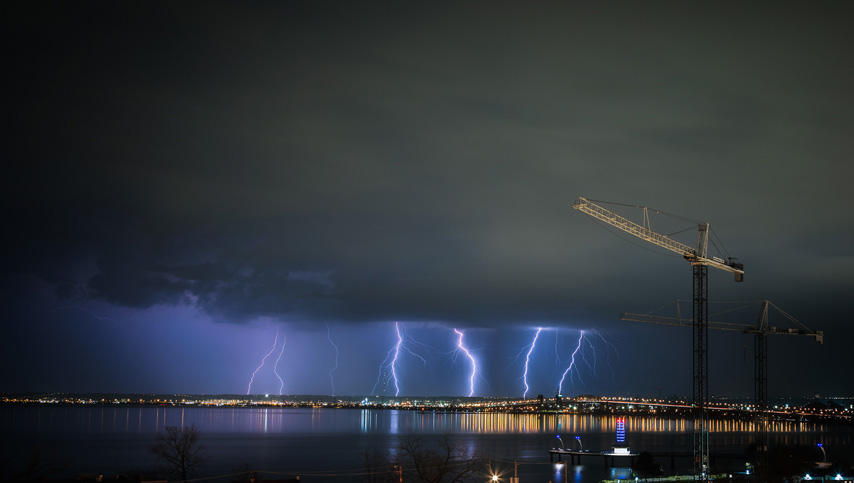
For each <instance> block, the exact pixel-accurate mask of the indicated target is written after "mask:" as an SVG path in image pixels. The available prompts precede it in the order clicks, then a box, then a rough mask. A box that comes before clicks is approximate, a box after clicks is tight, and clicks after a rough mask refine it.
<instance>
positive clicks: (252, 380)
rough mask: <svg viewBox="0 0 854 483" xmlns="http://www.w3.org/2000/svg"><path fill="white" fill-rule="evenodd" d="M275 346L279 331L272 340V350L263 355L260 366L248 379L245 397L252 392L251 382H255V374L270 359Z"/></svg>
mask: <svg viewBox="0 0 854 483" xmlns="http://www.w3.org/2000/svg"><path fill="white" fill-rule="evenodd" d="M277 345H279V329H276V338H275V339H273V348H272V349H270V352H268V353H267V355H265V356H264V358H263V359H261V364H259V365H258V367H257V368H256V369H255V372H253V373H252V377H251V378H249V387H248V388H247V389H246V395H247V396H248V395H249V392H250V391H251V390H252V382H254V381H255V374H258V371H259V370H261V368H262V367H264V362H266V361H267V358H268V357H270V354H272V353H273V351H274V350H276V346H277Z"/></svg>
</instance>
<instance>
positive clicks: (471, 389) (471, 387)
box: [454, 329, 477, 397]
mask: <svg viewBox="0 0 854 483" xmlns="http://www.w3.org/2000/svg"><path fill="white" fill-rule="evenodd" d="M454 332H456V333H457V335H459V336H460V339H459V341H458V342H457V347H459V348H460V350H462V351H463V352H465V353H466V355H467V356H468V358H469V360H470V361H471V376H470V377H469V397H472V396H473V395H474V376H475V375H476V374H477V362H475V360H474V356H472V355H471V352H469V350H468V349H466V347H465V346H464V345H463V333H462V332H461V331H459V330H457V329H454Z"/></svg>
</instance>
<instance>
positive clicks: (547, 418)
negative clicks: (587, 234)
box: [0, 406, 828, 443]
mask: <svg viewBox="0 0 854 483" xmlns="http://www.w3.org/2000/svg"><path fill="white" fill-rule="evenodd" d="M2 411H3V419H2V425H0V426H2V428H3V429H4V431H6V432H15V431H27V432H36V433H39V432H46V431H47V432H73V433H154V432H157V431H158V430H159V429H162V428H163V427H164V426H189V425H191V424H195V425H196V426H198V427H200V428H201V429H202V431H205V432H217V433H219V432H226V433H227V432H239V433H291V432H295V433H299V432H303V431H311V432H330V431H331V432H340V431H344V432H348V431H354V430H358V431H360V432H362V433H372V432H378V431H379V432H384V433H390V434H401V433H405V432H409V431H413V432H416V433H445V432H453V433H495V434H507V433H513V434H522V433H562V432H566V433H614V432H616V430H617V419H618V416H594V415H580V414H560V415H555V414H547V415H536V414H508V413H450V412H421V411H400V410H376V409H318V408H305V409H303V408H193V407H187V408H181V407H157V408H152V407H124V408H122V407H83V406H51V407H45V406H6V407H4V408H3V409H2ZM354 416H356V417H354ZM353 424H358V426H357V427H351V425H353ZM625 428H626V432H627V433H684V432H689V431H691V430H692V422H691V421H690V420H686V419H684V418H681V419H661V418H652V417H632V416H628V417H625ZM827 429H828V428H827V427H826V426H825V425H824V424H817V423H808V422H794V421H782V422H774V423H772V424H771V426H770V431H769V432H771V433H775V434H777V435H778V436H782V437H783V438H784V439H783V440H784V441H789V440H791V441H792V442H793V443H795V442H796V441H797V437H796V436H797V435H798V434H802V433H805V432H807V433H815V432H818V433H823V432H825V431H826V430H827ZM753 430H754V425H753V423H752V422H750V421H725V420H721V421H711V422H710V428H709V432H710V433H711V434H715V433H752V432H753ZM788 436H792V438H789V437H788Z"/></svg>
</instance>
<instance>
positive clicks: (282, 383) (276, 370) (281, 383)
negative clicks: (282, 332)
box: [249, 332, 288, 396]
mask: <svg viewBox="0 0 854 483" xmlns="http://www.w3.org/2000/svg"><path fill="white" fill-rule="evenodd" d="M276 335H279V333H278V332H276ZM287 344H288V339H287V338H285V337H282V351H281V352H279V357H278V358H277V359H276V364H275V365H274V366H273V374H275V375H276V377H278V378H279V396H281V395H282V389H284V388H285V381H283V380H282V376H280V375H279V361H280V360H282V354H284V353H285V346H286V345H287ZM275 348H276V346H275V345H274V346H273V349H275ZM261 364H262V365H263V364H264V362H263V361H262V362H261ZM258 369H261V366H258ZM256 372H257V369H256ZM252 376H253V377H254V376H255V374H254V373H253V374H252ZM249 385H250V386H251V385H252V382H251V381H250V382H249Z"/></svg>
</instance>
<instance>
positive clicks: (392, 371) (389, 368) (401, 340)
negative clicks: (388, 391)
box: [371, 322, 427, 396]
mask: <svg viewBox="0 0 854 483" xmlns="http://www.w3.org/2000/svg"><path fill="white" fill-rule="evenodd" d="M394 330H395V333H396V334H397V343H396V344H395V345H394V347H392V348H391V349H390V350H389V351H388V354H386V356H385V359H383V361H382V363H381V364H380V369H379V374H377V382H376V383H374V388H373V389H371V395H372V396H373V395H374V394H375V393H376V391H377V386H378V385H379V383H380V381H383V385H388V382H389V380H394V395H395V396H399V395H400V381H399V380H398V377H397V359H398V357H399V356H400V350H401V349H403V350H405V351H406V352H409V353H410V354H412V355H413V356H415V357H417V358H419V359H421V362H423V363H424V364H425V365H426V364H427V361H426V360H425V359H424V358H423V357H421V356H419V355H418V354H416V353H414V352H412V350H411V349H410V348H409V347H407V346H406V342H407V341H409V342H413V343H416V344H421V343H420V342H417V341H415V340H413V339H412V338H411V337H410V336H409V335H408V334H406V330H405V329H404V331H403V333H401V331H400V323H399V322H395V323H394ZM421 345H424V344H421ZM383 373H385V374H386V375H385V377H383Z"/></svg>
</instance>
